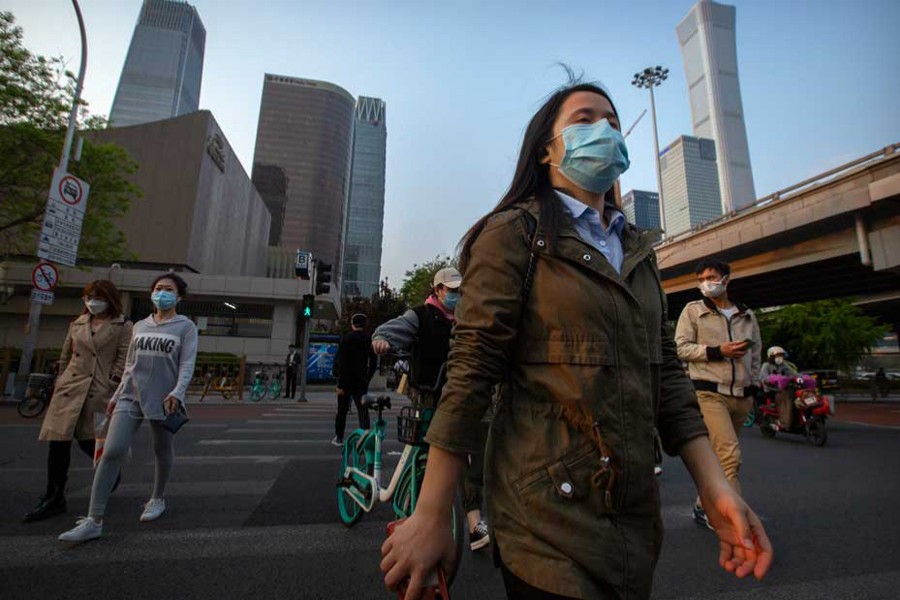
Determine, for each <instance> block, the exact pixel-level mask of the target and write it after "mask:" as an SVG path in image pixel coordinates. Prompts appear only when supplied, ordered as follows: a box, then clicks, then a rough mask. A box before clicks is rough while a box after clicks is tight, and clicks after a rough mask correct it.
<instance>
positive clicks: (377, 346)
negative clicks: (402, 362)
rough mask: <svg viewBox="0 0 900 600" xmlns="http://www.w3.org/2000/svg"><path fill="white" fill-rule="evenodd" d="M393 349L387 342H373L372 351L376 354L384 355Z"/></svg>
mask: <svg viewBox="0 0 900 600" xmlns="http://www.w3.org/2000/svg"><path fill="white" fill-rule="evenodd" d="M390 349H391V345H390V344H389V343H387V342H386V341H385V340H372V351H373V352H374V353H375V354H384V353H385V352H387V351H389V350H390Z"/></svg>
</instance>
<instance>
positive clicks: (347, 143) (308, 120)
mask: <svg viewBox="0 0 900 600" xmlns="http://www.w3.org/2000/svg"><path fill="white" fill-rule="evenodd" d="M355 105H356V101H355V99H354V98H353V96H351V95H350V93H349V92H347V91H346V90H345V89H343V88H341V87H339V86H336V85H334V84H331V83H328V82H325V81H314V80H311V79H299V78H296V77H285V76H282V75H272V74H266V75H265V80H264V82H263V93H262V101H261V104H260V110H259V124H258V127H257V131H256V149H255V151H254V156H253V175H252V179H253V183H254V184H255V185H256V186H257V188H258V189H259V190H260V193H261V195H262V197H263V200H264V201H265V203H266V205H267V206H268V207H269V211H270V212H271V214H272V219H273V220H272V225H271V228H270V233H269V243H270V245H273V246H280V247H282V248H285V249H289V250H309V251H311V252H312V253H313V257H314V258H317V259H319V260H322V261H324V262H325V263H328V264H331V265H332V266H333V269H334V271H333V273H334V284H335V285H340V269H341V262H342V261H341V259H342V249H343V243H344V239H343V234H344V228H345V219H346V214H347V203H348V199H349V191H350V169H351V154H352V150H353V124H354V116H355Z"/></svg>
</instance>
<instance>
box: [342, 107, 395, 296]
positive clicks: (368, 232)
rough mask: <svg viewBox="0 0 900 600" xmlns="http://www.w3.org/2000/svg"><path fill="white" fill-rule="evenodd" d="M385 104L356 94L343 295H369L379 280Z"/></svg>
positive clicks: (382, 222)
mask: <svg viewBox="0 0 900 600" xmlns="http://www.w3.org/2000/svg"><path fill="white" fill-rule="evenodd" d="M386 147H387V128H386V124H385V105H384V100H381V99H380V98H366V97H365V96H360V97H359V99H358V100H357V101H356V121H355V124H354V130H353V168H352V170H351V176H350V204H349V210H348V211H347V229H346V231H347V233H346V237H345V241H344V268H343V287H342V295H344V296H365V297H369V296H372V295H373V294H375V293H377V292H378V286H379V282H380V280H381V242H382V235H383V233H382V232H383V228H384V169H385V152H386Z"/></svg>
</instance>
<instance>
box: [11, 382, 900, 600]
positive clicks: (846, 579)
mask: <svg viewBox="0 0 900 600" xmlns="http://www.w3.org/2000/svg"><path fill="white" fill-rule="evenodd" d="M311 400H312V401H311V402H310V403H309V404H304V405H300V404H272V405H265V406H260V405H254V406H247V405H244V406H202V407H199V406H198V407H193V409H192V417H193V420H192V421H191V423H189V424H188V425H187V426H185V428H184V429H183V430H182V432H180V433H179V434H178V436H177V441H176V455H177V459H176V460H177V462H176V468H175V472H174V474H173V478H172V481H171V483H170V485H169V489H168V492H167V497H168V502H169V509H168V511H167V512H166V514H165V515H164V516H163V517H162V518H161V519H160V520H158V521H156V522H154V523H148V524H144V523H139V522H138V516H139V515H140V512H141V504H142V503H143V502H144V501H145V500H146V498H147V496H148V494H149V493H150V490H151V487H152V477H153V466H152V463H153V458H152V453H151V451H150V439H149V433H148V431H147V429H146V428H143V429H142V431H141V432H140V433H139V434H138V437H137V443H136V446H135V449H134V455H133V458H132V460H131V462H130V463H129V464H128V465H127V467H126V469H125V472H124V476H123V477H124V478H123V483H122V485H121V487H120V488H119V490H118V491H117V492H116V493H115V494H114V495H113V497H112V499H111V501H110V505H109V512H108V514H107V517H106V523H105V532H104V536H103V538H102V539H100V540H98V541H94V542H90V543H87V544H84V545H82V546H77V547H66V546H63V545H62V544H61V543H60V542H58V541H57V540H56V536H57V535H58V534H59V533H60V532H62V531H64V530H66V529H68V528H70V527H71V526H73V525H74V522H75V518H76V517H77V516H78V515H81V514H84V513H85V512H86V509H87V503H88V496H89V493H90V487H89V486H90V482H91V476H92V470H91V466H90V462H89V461H88V460H87V458H86V457H84V456H83V455H81V454H76V453H77V450H74V451H73V460H72V472H71V473H70V482H69V493H68V500H69V515H67V516H61V517H56V518H54V519H51V520H48V521H43V522H39V523H32V524H27V525H26V524H22V523H21V522H20V519H21V516H22V515H23V514H24V513H25V512H26V511H27V510H28V509H30V508H31V507H32V506H33V505H34V503H35V502H36V500H37V499H38V497H39V496H40V493H41V491H42V489H43V486H44V484H45V477H46V474H45V461H46V447H45V445H43V444H41V443H39V442H37V441H36V438H37V432H38V429H37V427H38V423H37V422H29V421H25V420H23V419H19V418H18V416H17V415H15V410H14V408H12V406H11V405H8V404H5V405H0V598H3V599H12V598H28V599H38V598H67V599H68V598H72V599H76V598H90V599H92V600H93V599H96V598H113V599H117V598H127V599H129V600H130V599H135V600H137V599H142V598H204V599H206V598H208V599H218V598H249V597H252V598H254V599H259V598H278V599H285V598H301V599H313V598H323V599H324V598H336V599H343V598H347V599H354V600H355V599H368V598H372V599H380V600H384V599H386V598H391V597H392V596H391V595H390V594H388V593H387V592H386V591H385V590H384V587H383V585H382V583H381V575H380V573H379V571H378V563H379V552H378V548H379V546H380V544H381V541H382V540H383V539H384V527H385V524H386V523H387V522H388V521H389V520H390V519H391V513H390V511H389V510H388V509H387V508H385V507H378V508H376V510H375V511H373V513H372V514H369V515H366V516H365V517H364V519H363V520H362V521H361V522H360V523H359V524H358V525H357V526H356V527H354V528H353V529H349V530H348V529H346V528H345V527H344V526H343V525H342V524H341V523H340V522H339V520H338V517H337V511H336V507H335V492H334V481H335V478H336V473H337V470H338V466H339V462H340V458H339V451H338V450H337V449H336V448H333V447H332V446H331V445H330V443H329V441H330V439H331V436H332V435H333V433H332V421H333V401H332V400H331V399H330V398H329V396H328V395H327V394H313V396H312V398H311ZM898 408H900V406H898ZM394 414H396V410H395V411H392V412H391V418H390V419H389V424H390V429H389V432H388V436H387V440H389V443H388V444H387V451H388V452H399V450H400V449H401V447H400V445H399V444H398V443H397V442H396V441H395V433H394V425H395V423H394V418H393V415H394ZM348 423H349V424H350V426H352V425H353V424H354V423H355V417H354V416H351V417H350V418H349V420H348ZM829 428H830V431H829V433H830V437H829V443H828V445H827V446H826V447H825V448H814V447H811V446H808V445H806V444H805V443H804V442H803V440H802V439H801V438H799V437H795V436H791V437H786V436H779V437H778V438H777V439H775V440H766V439H763V438H762V437H761V436H760V435H759V432H758V430H756V429H754V430H746V431H745V433H746V435H745V436H744V448H745V461H744V467H743V472H742V481H743V485H744V491H745V495H746V497H747V499H748V500H749V501H750V503H751V504H752V505H753V506H754V507H755V508H756V509H757V511H758V512H759V513H760V514H761V516H762V517H763V518H764V520H765V522H766V526H767V528H768V530H769V532H770V534H771V537H772V539H773V541H774V543H775V547H776V562H775V565H774V567H773V569H772V571H771V574H770V576H769V577H768V578H767V580H766V581H765V582H762V583H758V582H755V581H746V580H745V581H738V580H736V579H734V577H733V576H731V575H728V574H727V573H725V572H724V571H721V569H719V567H718V566H717V562H716V560H717V544H716V543H715V540H714V538H713V536H712V534H711V532H709V531H707V530H705V529H702V528H700V527H697V526H696V525H694V523H693V522H692V521H691V519H690V503H691V500H692V498H693V495H694V493H693V490H692V485H691V482H690V479H689V477H688V475H687V472H686V471H685V469H684V468H683V467H682V466H681V465H680V463H679V462H678V461H676V460H672V459H667V461H666V463H665V465H664V467H665V471H664V473H663V474H662V476H661V477H660V484H661V491H662V498H663V516H664V520H665V524H666V540H665V544H664V547H663V553H662V557H661V559H660V563H659V567H658V569H657V572H656V578H655V585H654V589H655V592H654V598H658V599H676V598H678V599H681V598H700V599H707V598H708V599H712V598H716V599H720V600H750V599H757V598H759V599H766V600H770V599H781V598H784V599H790V600H803V599H807V598H841V599H844V598H854V599H855V598H859V599H862V598H885V599H887V598H900V428H889V427H871V426H864V425H857V424H851V423H845V422H839V421H834V420H833V421H830V422H829ZM348 431H349V427H348ZM390 440H393V441H390ZM396 459H397V456H396V455H390V456H389V457H388V466H389V467H390V466H392V465H393V463H394V462H395V461H396ZM453 597H454V598H456V599H481V598H503V597H504V594H503V589H502V582H501V580H500V577H499V573H498V572H497V571H495V570H494V569H493V567H492V565H491V560H490V556H489V553H487V552H482V553H478V554H475V555H473V554H472V553H471V552H468V551H467V552H466V556H465V561H464V563H463V565H462V568H461V571H460V579H459V580H458V582H457V584H456V585H454V588H453Z"/></svg>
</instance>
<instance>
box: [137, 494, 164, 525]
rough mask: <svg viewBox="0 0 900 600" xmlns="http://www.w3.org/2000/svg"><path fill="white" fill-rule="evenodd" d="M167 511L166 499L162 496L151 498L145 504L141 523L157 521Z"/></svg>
mask: <svg viewBox="0 0 900 600" xmlns="http://www.w3.org/2000/svg"><path fill="white" fill-rule="evenodd" d="M164 512H166V501H165V500H163V499H162V498H150V499H149V500H147V504H145V505H144V512H142V513H141V523H146V522H148V521H155V520H156V519H158V518H160V517H161V516H162V514H163V513H164Z"/></svg>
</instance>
